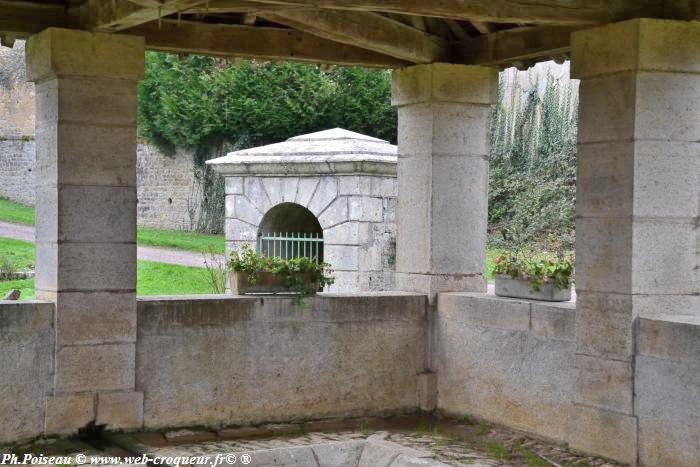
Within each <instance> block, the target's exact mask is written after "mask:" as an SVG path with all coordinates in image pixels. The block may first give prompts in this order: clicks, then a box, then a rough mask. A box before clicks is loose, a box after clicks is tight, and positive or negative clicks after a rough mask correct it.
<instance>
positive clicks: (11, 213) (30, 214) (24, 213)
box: [0, 198, 34, 225]
mask: <svg viewBox="0 0 700 467" xmlns="http://www.w3.org/2000/svg"><path fill="white" fill-rule="evenodd" d="M0 220H1V221H5V222H12V223H14V224H25V225H34V207H33V206H25V205H24V204H19V203H15V202H14V201H10V200H8V199H4V198H0Z"/></svg>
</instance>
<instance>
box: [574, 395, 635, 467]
mask: <svg viewBox="0 0 700 467" xmlns="http://www.w3.org/2000/svg"><path fill="white" fill-rule="evenodd" d="M569 438H570V441H569V444H570V446H571V447H572V448H573V449H578V450H580V451H583V452H587V453H591V454H597V455H599V456H603V457H608V458H610V459H614V460H616V461H618V462H623V463H626V464H635V463H636V462H637V419H636V418H635V417H632V416H629V415H623V414H620V413H615V412H610V411H607V410H601V409H596V408H592V407H586V406H583V405H580V404H574V408H573V410H572V413H571V423H570V424H569Z"/></svg>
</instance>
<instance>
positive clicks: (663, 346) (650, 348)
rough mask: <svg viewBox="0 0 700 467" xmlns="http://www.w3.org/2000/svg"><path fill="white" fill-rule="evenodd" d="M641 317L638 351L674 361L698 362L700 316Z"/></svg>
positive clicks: (638, 353) (640, 353) (645, 354)
mask: <svg viewBox="0 0 700 467" xmlns="http://www.w3.org/2000/svg"><path fill="white" fill-rule="evenodd" d="M664 315H665V314H664V313H663V312H662V313H661V314H660V315H659V318H640V319H639V328H638V329H639V330H638V334H637V355H644V356H647V357H653V358H657V359H661V360H670V361H674V362H688V363H696V362H697V361H698V353H699V352H700V317H698V316H668V315H666V316H664Z"/></svg>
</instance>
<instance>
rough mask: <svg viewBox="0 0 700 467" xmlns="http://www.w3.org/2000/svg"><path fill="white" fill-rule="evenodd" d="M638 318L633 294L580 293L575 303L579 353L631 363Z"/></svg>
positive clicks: (577, 349)
mask: <svg viewBox="0 0 700 467" xmlns="http://www.w3.org/2000/svg"><path fill="white" fill-rule="evenodd" d="M635 316H636V315H635V313H634V309H633V308H632V296H630V295H620V294H609V293H593V292H580V293H579V294H578V296H577V302H576V352H577V353H579V354H585V355H590V356H596V357H602V358H605V359H610V360H619V361H631V360H632V357H633V355H634V332H633V326H632V324H633V322H634V318H635Z"/></svg>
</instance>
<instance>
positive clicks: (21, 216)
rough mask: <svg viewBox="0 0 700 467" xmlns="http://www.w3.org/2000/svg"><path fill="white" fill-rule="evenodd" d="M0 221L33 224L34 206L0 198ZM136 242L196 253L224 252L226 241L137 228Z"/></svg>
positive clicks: (205, 236) (191, 233)
mask: <svg viewBox="0 0 700 467" xmlns="http://www.w3.org/2000/svg"><path fill="white" fill-rule="evenodd" d="M0 221H5V222H12V223H14V224H25V225H34V208H33V207H32V206H25V205H24V204H19V203H15V202H13V201H9V200H6V199H0ZM137 242H138V244H139V245H143V246H155V247H160V248H169V249H172V250H185V251H194V252H197V253H209V252H210V251H211V252H212V253H217V254H224V250H225V249H226V241H225V240H224V236H223V235H209V234H202V233H198V232H185V231H180V230H159V229H145V228H139V229H138V233H137Z"/></svg>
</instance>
